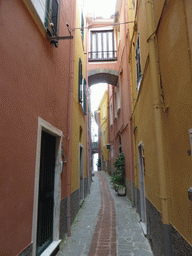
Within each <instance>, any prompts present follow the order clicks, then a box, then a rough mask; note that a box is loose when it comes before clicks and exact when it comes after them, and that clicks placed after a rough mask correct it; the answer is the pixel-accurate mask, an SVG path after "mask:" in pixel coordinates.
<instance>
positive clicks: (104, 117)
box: [103, 103, 105, 118]
mask: <svg viewBox="0 0 192 256" xmlns="http://www.w3.org/2000/svg"><path fill="white" fill-rule="evenodd" d="M103 118H105V103H104V104H103Z"/></svg>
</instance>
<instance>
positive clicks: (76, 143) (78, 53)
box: [71, 1, 87, 193]
mask: <svg viewBox="0 0 192 256" xmlns="http://www.w3.org/2000/svg"><path fill="white" fill-rule="evenodd" d="M76 27H77V28H79V27H81V7H80V5H79V4H78V1H77V10H76ZM83 48H84V46H83V42H82V37H81V31H80V29H76V30H75V55H74V83H73V119H72V123H73V125H72V163H71V193H73V192H74V191H75V190H77V189H78V188H79V152H80V150H79V147H80V144H81V145H82V146H83V168H84V178H85V177H87V172H86V124H85V119H86V116H85V115H84V113H83V109H82V106H81V105H80V103H79V99H78V81H79V80H78V79H79V58H81V60H82V67H83V77H84V78H86V76H85V75H86V59H85V54H84V49H83ZM80 127H81V128H80ZM81 129H82V135H81V138H80V130H81Z"/></svg>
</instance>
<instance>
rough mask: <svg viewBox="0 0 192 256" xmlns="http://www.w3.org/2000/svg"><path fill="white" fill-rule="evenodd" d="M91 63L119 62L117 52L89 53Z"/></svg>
mask: <svg viewBox="0 0 192 256" xmlns="http://www.w3.org/2000/svg"><path fill="white" fill-rule="evenodd" d="M88 60H89V61H90V62H91V61H92V62H94V61H116V60H117V51H95V52H89V59H88Z"/></svg>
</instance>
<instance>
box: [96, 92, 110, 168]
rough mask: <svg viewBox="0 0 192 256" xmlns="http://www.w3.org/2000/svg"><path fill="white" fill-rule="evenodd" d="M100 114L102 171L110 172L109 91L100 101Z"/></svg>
mask: <svg viewBox="0 0 192 256" xmlns="http://www.w3.org/2000/svg"><path fill="white" fill-rule="evenodd" d="M97 112H99V113H100V114H99V116H98V117H100V122H99V127H100V129H99V130H100V134H99V136H100V138H101V139H100V141H101V145H100V147H101V158H100V159H101V170H103V171H106V172H109V148H107V147H108V91H105V92H104V94H103V97H102V99H101V101H100V104H99V107H98V110H97Z"/></svg>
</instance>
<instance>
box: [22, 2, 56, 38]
mask: <svg viewBox="0 0 192 256" xmlns="http://www.w3.org/2000/svg"><path fill="white" fill-rule="evenodd" d="M26 2H27V3H29V4H31V3H32V5H33V7H34V8H35V10H36V12H37V14H38V15H39V18H40V20H41V22H42V24H43V25H44V27H45V28H46V29H47V31H48V33H49V35H50V36H57V35H58V16H59V6H60V0H26Z"/></svg>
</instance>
